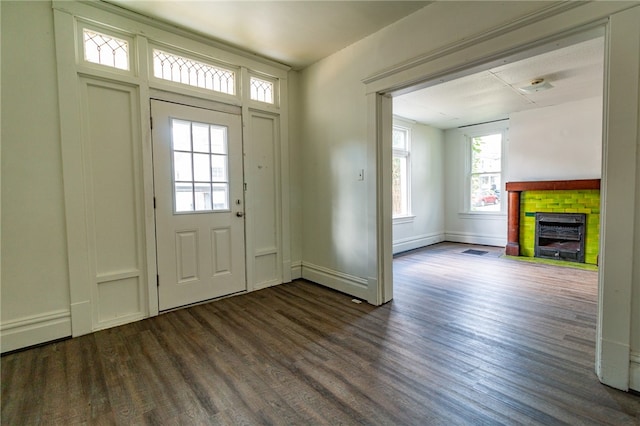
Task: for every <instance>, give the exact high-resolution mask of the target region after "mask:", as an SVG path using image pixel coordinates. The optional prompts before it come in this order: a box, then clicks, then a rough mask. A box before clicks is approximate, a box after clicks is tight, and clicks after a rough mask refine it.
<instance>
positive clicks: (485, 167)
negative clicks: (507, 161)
mask: <svg viewBox="0 0 640 426" xmlns="http://www.w3.org/2000/svg"><path fill="white" fill-rule="evenodd" d="M470 145H471V174H470V181H469V186H470V195H471V200H470V201H471V204H470V206H471V207H470V210H471V211H475V212H477V211H500V198H501V197H500V195H501V194H500V188H501V185H502V182H501V176H502V175H501V174H502V133H494V134H490V135H483V136H476V137H473V138H471V144H470Z"/></svg>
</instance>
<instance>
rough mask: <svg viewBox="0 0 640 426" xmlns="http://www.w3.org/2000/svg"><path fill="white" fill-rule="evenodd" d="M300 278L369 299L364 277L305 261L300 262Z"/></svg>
mask: <svg viewBox="0 0 640 426" xmlns="http://www.w3.org/2000/svg"><path fill="white" fill-rule="evenodd" d="M302 278H304V279H306V280H309V281H313V282H314V283H317V284H321V285H323V286H325V287H329V288H332V289H334V290H338V291H341V292H343V293H346V294H349V295H351V296H355V297H358V298H360V299H363V300H368V299H369V289H368V285H367V279H366V278H360V277H356V276H354V275H349V274H345V273H343V272H338V271H334V270H332V269H329V268H325V267H323V266H318V265H314V264H312V263H307V262H302Z"/></svg>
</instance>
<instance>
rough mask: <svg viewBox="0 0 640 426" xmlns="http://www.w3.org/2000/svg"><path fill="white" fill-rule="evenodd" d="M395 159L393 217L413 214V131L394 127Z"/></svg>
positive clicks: (393, 167)
mask: <svg viewBox="0 0 640 426" xmlns="http://www.w3.org/2000/svg"><path fill="white" fill-rule="evenodd" d="M392 141H393V142H392V147H393V160H392V172H391V176H392V181H391V195H392V206H393V217H394V218H397V217H406V216H410V215H411V156H410V150H411V132H410V130H409V129H407V128H404V127H399V126H394V127H393V139H392Z"/></svg>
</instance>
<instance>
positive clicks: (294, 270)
mask: <svg viewBox="0 0 640 426" xmlns="http://www.w3.org/2000/svg"><path fill="white" fill-rule="evenodd" d="M299 278H302V262H300V261H298V262H292V263H291V279H292V280H297V279H299Z"/></svg>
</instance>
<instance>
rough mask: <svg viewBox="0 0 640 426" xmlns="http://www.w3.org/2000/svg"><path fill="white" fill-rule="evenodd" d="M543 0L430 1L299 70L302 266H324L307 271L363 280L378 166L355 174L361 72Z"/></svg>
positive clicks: (505, 19)
mask: <svg viewBox="0 0 640 426" xmlns="http://www.w3.org/2000/svg"><path fill="white" fill-rule="evenodd" d="M545 5H546V3H544V2H541V3H536V2H506V3H501V4H500V7H499V8H488V7H486V5H484V4H482V2H465V3H457V2H454V3H452V2H435V3H433V4H430V5H429V6H427V7H425V8H423V9H421V10H419V11H417V12H415V13H413V14H412V15H409V16H408V17H406V18H404V19H402V20H400V21H398V22H396V23H394V24H392V25H390V26H388V27H386V28H384V29H382V30H380V31H378V32H377V33H375V34H373V35H371V36H369V37H367V38H365V39H363V40H360V41H358V42H356V43H355V44H353V45H351V46H349V47H347V48H345V49H343V50H341V51H339V52H337V53H335V54H333V55H331V56H329V57H328V58H325V59H323V60H321V61H319V62H317V63H315V64H314V65H312V66H310V67H308V68H306V69H304V70H303V71H302V72H301V100H302V105H301V113H302V119H301V124H302V144H303V145H302V159H301V160H302V163H303V164H304V169H303V170H302V181H303V205H302V212H303V225H302V227H303V272H304V270H305V269H306V267H307V266H309V267H312V268H314V269H322V270H323V272H324V275H323V276H318V275H314V276H313V277H311V276H309V277H310V278H313V279H315V280H317V281H321V282H322V283H323V284H326V285H331V286H333V287H334V288H338V289H341V290H345V291H352V290H354V289H355V287H358V286H359V285H366V280H367V275H368V269H367V267H368V261H369V260H368V257H367V256H368V249H367V243H368V239H369V238H375V235H369V232H368V228H367V225H368V222H367V221H368V218H369V217H370V216H371V215H373V214H374V212H369V211H367V200H368V198H367V196H368V194H367V181H368V179H374V178H375V170H367V171H366V172H365V181H364V182H362V181H358V180H357V171H358V170H359V169H362V168H366V161H367V102H366V93H365V86H364V84H363V80H364V79H365V78H367V77H369V76H371V75H373V74H374V73H375V72H378V71H380V70H383V69H386V68H388V67H391V66H394V65H396V64H400V63H404V62H406V61H408V60H410V59H412V58H414V57H416V56H418V55H421V54H423V53H424V52H429V51H436V50H437V49H439V48H442V47H444V46H447V45H449V44H451V43H454V42H456V41H458V40H462V39H464V38H468V37H471V36H472V35H473V34H477V33H479V32H482V31H485V30H486V29H487V28H493V27H497V26H500V25H501V24H506V23H509V22H511V21H512V20H513V19H515V18H516V17H520V16H525V15H527V14H529V13H530V12H532V11H534V10H536V9H539V8H541V7H544V6H545ZM416 40H419V41H420V42H419V43H418V42H416ZM386 220H391V219H390V218H386ZM318 267H320V268H318ZM303 275H304V273H303ZM336 280H338V281H340V280H341V281H342V282H343V283H345V282H346V286H347V287H340V286H336V285H334V284H335V281H336ZM350 284H354V286H351V287H349V285H350ZM352 294H354V293H352Z"/></svg>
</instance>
